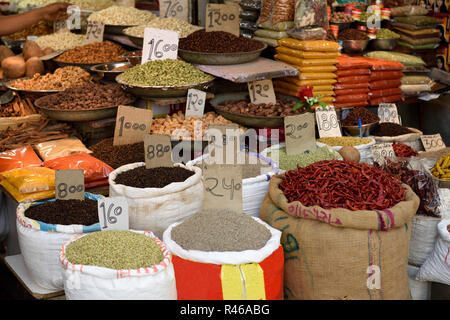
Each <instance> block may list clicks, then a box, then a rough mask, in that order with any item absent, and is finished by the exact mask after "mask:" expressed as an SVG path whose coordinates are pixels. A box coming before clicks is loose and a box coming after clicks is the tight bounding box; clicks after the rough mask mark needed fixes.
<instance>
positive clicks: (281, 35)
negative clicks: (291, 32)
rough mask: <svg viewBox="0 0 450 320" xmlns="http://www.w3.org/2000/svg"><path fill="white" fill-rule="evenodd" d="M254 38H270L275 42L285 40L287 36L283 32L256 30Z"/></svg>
mask: <svg viewBox="0 0 450 320" xmlns="http://www.w3.org/2000/svg"><path fill="white" fill-rule="evenodd" d="M255 36H257V37H261V38H270V39H275V40H280V39H283V38H286V37H287V36H288V34H287V33H286V32H285V31H274V30H266V29H258V30H256V31H255Z"/></svg>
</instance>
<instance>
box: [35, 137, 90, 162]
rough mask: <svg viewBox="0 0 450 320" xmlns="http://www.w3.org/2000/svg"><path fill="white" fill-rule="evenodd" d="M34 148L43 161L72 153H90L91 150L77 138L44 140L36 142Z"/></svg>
mask: <svg viewBox="0 0 450 320" xmlns="http://www.w3.org/2000/svg"><path fill="white" fill-rule="evenodd" d="M35 148H36V150H37V152H38V153H39V155H40V156H41V158H42V160H44V161H48V160H52V159H55V158H60V157H65V156H68V155H71V154H72V153H78V152H86V153H92V151H91V150H89V149H88V148H86V146H85V145H84V144H83V142H81V140H80V139H77V138H67V139H59V140H52V141H46V142H42V143H38V144H36V145H35Z"/></svg>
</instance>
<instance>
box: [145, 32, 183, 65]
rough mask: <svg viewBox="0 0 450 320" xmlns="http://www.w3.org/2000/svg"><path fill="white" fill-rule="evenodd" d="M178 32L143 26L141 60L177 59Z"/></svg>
mask: <svg viewBox="0 0 450 320" xmlns="http://www.w3.org/2000/svg"><path fill="white" fill-rule="evenodd" d="M178 40H179V38H178V32H176V31H170V30H162V29H154V28H145V31H144V45H143V48H142V60H141V63H142V64H144V63H146V62H147V61H153V60H164V59H177V56H178Z"/></svg>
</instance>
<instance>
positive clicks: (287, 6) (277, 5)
mask: <svg viewBox="0 0 450 320" xmlns="http://www.w3.org/2000/svg"><path fill="white" fill-rule="evenodd" d="M294 5H295V0H262V6H261V13H260V16H259V19H258V23H264V22H268V23H269V24H270V25H271V26H273V25H275V24H277V23H280V22H286V21H293V20H294V13H295V9H294Z"/></svg>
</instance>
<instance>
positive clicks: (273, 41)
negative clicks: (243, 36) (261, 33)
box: [252, 36, 278, 47]
mask: <svg viewBox="0 0 450 320" xmlns="http://www.w3.org/2000/svg"><path fill="white" fill-rule="evenodd" d="M252 39H253V40H256V41H260V42H263V43H265V44H267V45H268V46H271V47H276V46H278V40H276V39H271V38H263V37H257V36H254V37H253V38H252Z"/></svg>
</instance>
